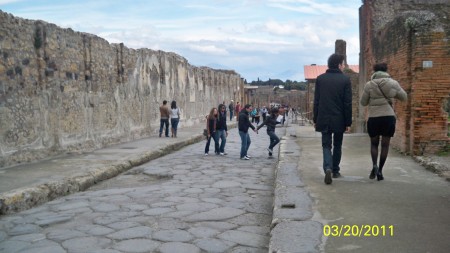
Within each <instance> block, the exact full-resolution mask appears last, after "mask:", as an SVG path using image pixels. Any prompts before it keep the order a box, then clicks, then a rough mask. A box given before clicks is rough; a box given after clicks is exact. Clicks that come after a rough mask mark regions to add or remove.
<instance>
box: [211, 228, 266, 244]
mask: <svg viewBox="0 0 450 253" xmlns="http://www.w3.org/2000/svg"><path fill="white" fill-rule="evenodd" d="M218 237H219V238H220V239H222V240H227V241H230V242H235V243H237V244H240V245H245V246H250V247H261V245H268V244H269V239H270V238H269V237H268V236H263V235H259V234H254V233H249V232H245V231H238V230H230V231H225V232H223V233H222V234H220V235H218Z"/></svg>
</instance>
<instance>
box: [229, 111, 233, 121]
mask: <svg viewBox="0 0 450 253" xmlns="http://www.w3.org/2000/svg"><path fill="white" fill-rule="evenodd" d="M232 119H233V111H230V121H231V120H232Z"/></svg>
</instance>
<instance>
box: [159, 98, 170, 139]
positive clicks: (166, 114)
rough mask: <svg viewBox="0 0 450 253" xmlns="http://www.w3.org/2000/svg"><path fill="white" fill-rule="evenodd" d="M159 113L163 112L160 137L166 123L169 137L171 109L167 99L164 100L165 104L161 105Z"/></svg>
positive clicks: (166, 132)
mask: <svg viewBox="0 0 450 253" xmlns="http://www.w3.org/2000/svg"><path fill="white" fill-rule="evenodd" d="M159 113H160V114H161V119H160V125H159V137H161V135H162V131H163V127H164V125H166V131H165V134H166V137H169V117H170V111H169V107H167V100H164V101H163V104H162V105H161V106H160V107H159Z"/></svg>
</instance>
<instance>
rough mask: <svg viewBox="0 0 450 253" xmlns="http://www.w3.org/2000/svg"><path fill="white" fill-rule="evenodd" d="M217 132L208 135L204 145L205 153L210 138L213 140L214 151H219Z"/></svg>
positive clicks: (207, 149)
mask: <svg viewBox="0 0 450 253" xmlns="http://www.w3.org/2000/svg"><path fill="white" fill-rule="evenodd" d="M218 136H219V135H218V133H217V132H213V133H211V135H210V136H209V137H208V139H207V141H206V146H205V154H206V153H208V152H209V144H210V143H211V139H213V140H214V153H216V154H217V153H219V140H218Z"/></svg>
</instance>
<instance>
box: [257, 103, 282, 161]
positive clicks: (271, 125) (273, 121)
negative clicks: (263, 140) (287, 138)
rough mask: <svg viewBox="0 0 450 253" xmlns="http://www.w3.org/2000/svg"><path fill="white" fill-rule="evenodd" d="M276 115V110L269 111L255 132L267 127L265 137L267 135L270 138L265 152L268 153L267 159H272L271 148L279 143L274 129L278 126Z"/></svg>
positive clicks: (277, 112)
mask: <svg viewBox="0 0 450 253" xmlns="http://www.w3.org/2000/svg"><path fill="white" fill-rule="evenodd" d="M278 114H279V111H278V108H273V109H272V110H271V111H270V116H269V117H266V120H265V121H264V122H263V123H262V124H261V125H259V126H258V128H257V130H259V129H260V128H261V127H263V126H264V125H266V126H267V135H269V138H270V145H269V147H268V148H267V151H269V157H272V154H273V148H274V147H275V146H276V145H277V144H278V143H279V142H280V138H278V136H277V135H276V134H275V127H276V125H277V124H280V122H278V121H277V117H278Z"/></svg>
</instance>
